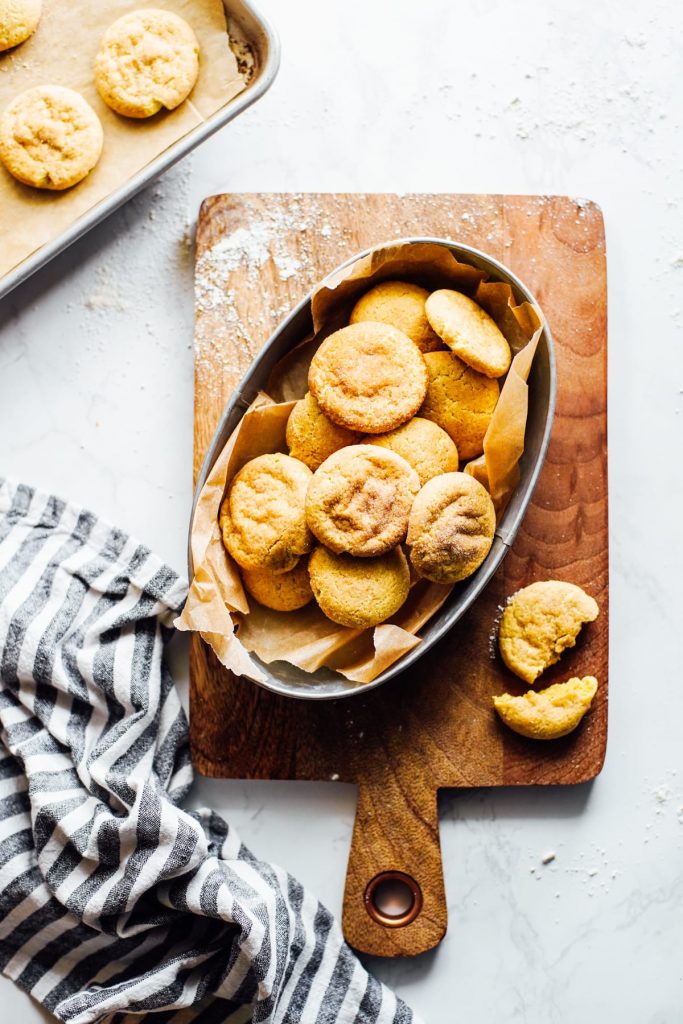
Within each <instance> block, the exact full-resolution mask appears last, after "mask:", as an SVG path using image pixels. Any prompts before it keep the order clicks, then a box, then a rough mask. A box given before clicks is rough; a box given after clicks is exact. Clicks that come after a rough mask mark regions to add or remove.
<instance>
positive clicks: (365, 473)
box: [306, 444, 420, 558]
mask: <svg viewBox="0 0 683 1024" xmlns="http://www.w3.org/2000/svg"><path fill="white" fill-rule="evenodd" d="M419 489H420V481H419V478H418V475H417V473H416V472H415V470H414V469H412V467H411V466H410V465H409V464H408V463H407V462H406V460H405V459H402V458H401V456H400V455H396V453H395V452H392V451H389V450H387V449H385V448H379V447H376V446H375V445H369V444H353V445H350V446H349V447H348V448H341V449H340V450H339V451H338V452H335V453H334V454H333V455H330V457H329V458H328V459H326V460H325V461H324V462H323V464H322V466H321V467H320V468H319V469H317V470H316V472H315V473H314V474H313V479H312V480H311V483H310V485H309V488H308V494H307V495H306V521H307V523H308V526H309V529H310V530H311V532H312V533H313V534H314V535H315V536H316V537H317V538H318V540H319V541H321V542H322V543H323V544H325V545H327V547H328V548H331V550H332V551H336V552H337V553H338V554H339V553H341V552H348V553H349V554H351V555H356V556H357V557H358V558H372V557H374V556H376V555H381V554H384V552H385V551H389V550H390V549H391V548H393V547H396V545H397V544H400V543H401V541H402V540H403V539H404V537H405V535H406V530H407V529H408V515H409V513H410V508H411V505H412V504H413V499H414V497H415V495H416V494H417V492H418V491H419Z"/></svg>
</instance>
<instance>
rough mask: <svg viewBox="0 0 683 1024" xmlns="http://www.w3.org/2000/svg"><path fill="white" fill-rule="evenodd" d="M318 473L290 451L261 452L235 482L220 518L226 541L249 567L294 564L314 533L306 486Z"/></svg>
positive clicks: (282, 569)
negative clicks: (309, 522)
mask: <svg viewBox="0 0 683 1024" xmlns="http://www.w3.org/2000/svg"><path fill="white" fill-rule="evenodd" d="M312 476H313V474H312V473H311V471H310V469H309V468H308V466H304V464H303V462H299V460H298V459H292V458H291V457H290V456H289V455H281V454H279V453H275V454H273V455H259V456H258V457H257V458H255V459H252V460H251V461H250V462H247V464H246V465H245V466H243V467H242V469H241V470H240V471H239V473H237V475H236V476H235V477H234V478H233V480H232V483H231V484H230V490H229V491H228V495H227V497H226V498H225V499H224V500H223V505H222V507H221V512H220V517H219V522H220V527H221V532H222V534H223V543H224V544H225V547H226V548H227V550H228V552H229V554H230V555H232V557H233V558H234V559H235V561H236V562H237V564H238V565H239V566H241V567H242V568H243V569H265V570H267V571H269V572H274V573H280V572H287V571H288V570H289V569H293V568H294V566H295V565H296V563H297V562H298V560H299V558H300V557H301V555H305V554H307V552H309V551H310V550H311V547H312V545H313V538H312V536H311V533H310V531H309V529H308V527H307V526H306V514H305V503H306V490H307V488H308V485H309V483H310V481H311V478H312Z"/></svg>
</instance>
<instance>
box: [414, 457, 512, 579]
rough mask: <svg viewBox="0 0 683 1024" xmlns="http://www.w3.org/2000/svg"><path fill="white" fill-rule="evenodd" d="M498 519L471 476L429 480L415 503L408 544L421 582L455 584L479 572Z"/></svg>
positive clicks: (454, 475) (444, 475) (448, 474)
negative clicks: (421, 578)
mask: <svg viewBox="0 0 683 1024" xmlns="http://www.w3.org/2000/svg"><path fill="white" fill-rule="evenodd" d="M495 529H496V513H495V510H494V508H493V502H492V501H491V497H490V495H489V493H488V491H487V490H486V488H485V487H482V485H481V484H480V483H479V482H478V481H477V480H475V479H474V477H472V476H468V475H467V473H444V474H443V475H442V476H435V477H433V478H432V479H431V480H429V481H428V482H427V483H426V484H425V485H424V487H423V488H422V490H421V491H420V493H419V494H418V496H417V498H416V499H415V501H414V502H413V507H412V509H411V512H410V521H409V524H408V539H407V543H408V546H409V547H410V561H411V564H412V566H413V568H414V569H415V571H416V572H417V573H418V575H419V576H422V577H424V578H425V579H428V580H431V581H432V582H433V583H457V582H459V580H464V579H466V578H467V577H468V576H471V575H472V573H473V572H475V571H476V570H477V569H478V568H479V566H480V565H481V563H482V562H483V561H484V559H485V558H486V556H487V555H488V553H489V551H490V550H491V544H492V543H493V534H494V532H495Z"/></svg>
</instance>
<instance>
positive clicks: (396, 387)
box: [308, 322, 427, 434]
mask: <svg viewBox="0 0 683 1024" xmlns="http://www.w3.org/2000/svg"><path fill="white" fill-rule="evenodd" d="M308 386H309V388H310V390H311V391H312V392H313V395H314V396H315V397H316V398H317V400H318V404H319V405H320V407H321V409H322V410H323V412H324V413H325V415H326V416H329V418H330V419H331V420H332V421H333V422H334V423H337V424H339V426H342V427H347V428H348V429H349V430H359V431H362V432H363V433H366V434H384V433H385V432H386V431H387V430H394V429H395V428H396V427H399V426H400V425H401V423H405V422H406V420H409V419H410V418H411V417H412V416H414V415H415V413H416V412H417V410H418V409H419V408H420V406H421V405H422V402H423V400H424V396H425V393H426V391H427V368H426V367H425V364H424V359H423V358H422V353H421V352H420V350H419V348H418V347H417V345H416V344H415V342H414V341H411V340H410V338H409V337H407V335H405V334H403V332H402V331H399V330H397V328H395V327H391V326H389V325H388V324H377V323H372V322H369V323H362V324H351V325H350V326H349V327H343V328H342V329H341V330H339V331H335V333H334V334H331V335H330V337H329V338H326V339H325V341H323V343H322V345H321V346H320V348H319V349H318V351H317V352H316V354H315V355H314V356H313V359H312V361H311V366H310V369H309V373H308Z"/></svg>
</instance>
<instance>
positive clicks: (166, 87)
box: [95, 8, 199, 117]
mask: <svg viewBox="0 0 683 1024" xmlns="http://www.w3.org/2000/svg"><path fill="white" fill-rule="evenodd" d="M198 75H199V43H198V42H197V37H196V36H195V34H194V32H193V31H192V29H191V28H190V26H189V25H188V24H187V22H186V21H184V20H183V19H182V18H179V17H178V15H177V14H173V12H172V11H162V10H159V9H157V8H145V9H143V10H139V11H132V12H131V13H130V14H124V15H123V17H122V18H118V19H117V20H116V21H115V22H114V23H113V24H112V25H110V26H109V28H108V29H107V31H106V32H105V34H104V37H103V39H102V43H101V46H100V50H99V53H98V54H97V57H96V58H95V85H96V86H97V91H98V92H99V94H100V96H101V97H102V99H103V100H104V102H105V103H106V104H107V106H109V107H111V109H112V110H115V111H116V113H117V114H124V115H125V116H126V117H151V116H152V114H156V113H157V112H158V111H159V110H161V108H162V107H165V108H166V109H167V110H174V109H175V107H177V106H179V104H181V103H182V102H183V100H184V99H186V98H187V97H188V96H189V95H190V93H191V92H192V89H193V88H194V84H195V82H196V81H197V76H198Z"/></svg>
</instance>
